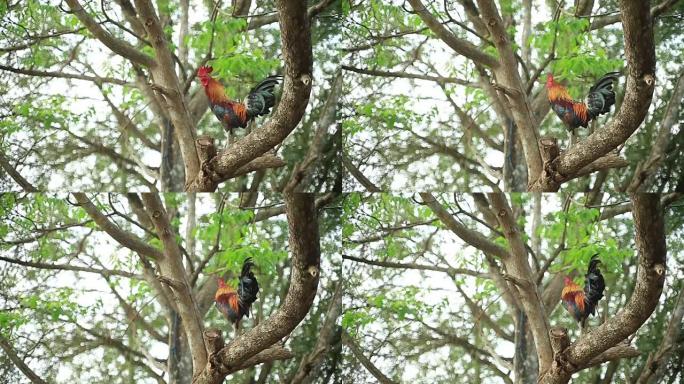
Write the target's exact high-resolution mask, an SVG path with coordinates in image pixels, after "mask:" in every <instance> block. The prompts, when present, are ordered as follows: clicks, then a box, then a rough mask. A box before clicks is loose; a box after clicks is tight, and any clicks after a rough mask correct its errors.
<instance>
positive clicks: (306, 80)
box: [299, 73, 313, 87]
mask: <svg viewBox="0 0 684 384" xmlns="http://www.w3.org/2000/svg"><path fill="white" fill-rule="evenodd" d="M299 81H301V82H302V84H304V85H305V86H307V87H308V86H309V85H310V84H311V82H312V81H313V79H312V78H311V75H309V74H308V73H305V74H303V75H301V76H299Z"/></svg>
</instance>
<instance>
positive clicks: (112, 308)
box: [0, 194, 340, 383]
mask: <svg viewBox="0 0 684 384" xmlns="http://www.w3.org/2000/svg"><path fill="white" fill-rule="evenodd" d="M60 197H61V196H60ZM64 197H66V195H64ZM97 198H98V200H99V201H100V202H106V201H107V200H106V199H107V196H106V195H102V194H100V195H97ZM236 198H237V195H235V194H233V195H231V196H230V197H229V201H228V202H227V203H226V208H225V209H226V210H236V209H237V206H236V201H237V200H236ZM119 200H120V202H119V203H116V204H115V207H116V208H117V210H119V211H122V212H130V209H129V208H128V206H127V204H126V202H125V199H124V198H120V199H119ZM184 201H186V200H185V199H184ZM271 203H272V201H271V200H270V199H269V200H264V197H263V196H260V197H259V201H258V202H257V204H256V206H262V205H263V206H268V205H270V204H271ZM215 210H216V207H215V204H214V196H213V195H209V194H197V202H196V217H197V220H198V222H199V220H200V218H201V217H202V216H204V215H207V214H210V213H213V212H215ZM180 217H181V219H182V220H181V225H180V230H179V233H180V234H181V237H182V238H183V239H185V229H186V225H187V223H186V220H187V204H186V203H185V202H184V203H182V205H181V207H180ZM285 219H286V218H285V215H279V216H276V217H273V218H270V219H269V221H270V222H269V223H266V222H263V223H257V224H256V226H255V228H256V229H255V230H253V231H250V235H249V236H248V238H249V239H252V241H254V244H258V242H260V241H262V240H264V239H265V240H266V241H269V242H270V243H271V247H272V249H273V250H274V251H278V250H281V248H279V245H280V244H276V243H274V242H273V240H272V239H274V238H276V237H280V235H281V233H280V229H279V227H278V226H276V225H274V223H275V222H277V221H279V222H284V221H285ZM115 221H116V222H119V223H123V220H122V219H120V218H115ZM38 225H39V226H41V223H38ZM264 225H267V226H268V227H269V228H270V233H272V237H269V235H268V232H266V231H264V230H263V226H264ZM226 230H227V229H225V228H224V231H226ZM70 231H71V232H72V233H73V232H75V233H79V234H86V233H87V232H88V231H89V230H88V229H85V228H72V229H71V230H70ZM131 231H132V232H133V233H135V234H136V235H138V236H141V237H142V236H144V234H143V233H142V231H141V230H139V229H138V228H137V227H133V228H132V229H131ZM336 239H339V233H321V251H322V257H321V281H320V282H319V291H318V294H317V295H316V300H315V302H314V304H313V306H312V308H315V306H318V305H319V303H320V300H321V299H324V298H327V297H329V296H330V295H331V293H330V292H328V291H326V288H327V287H329V286H330V284H331V281H334V280H336V279H337V278H338V277H337V276H336V275H337V270H336V269H335V268H334V265H339V263H340V260H339V258H340V255H337V254H332V255H331V254H329V253H328V252H329V251H330V250H331V249H336V248H337V246H336V243H337V242H338V240H336ZM9 240H11V239H9ZM69 245H72V244H69ZM36 246H37V244H36V243H31V244H29V245H28V246H26V248H27V249H35V248H36ZM64 246H67V245H66V244H65V245H64ZM201 246H202V244H200V243H197V244H196V247H197V249H198V252H200V253H199V255H200V257H201V256H202V253H201V249H202V248H201ZM283 246H284V247H285V248H284V249H282V250H285V251H287V252H288V253H289V246H288V244H287V242H285V243H284V244H283ZM86 249H87V250H90V251H91V252H89V253H86V254H84V255H81V258H79V259H72V260H69V261H67V260H66V257H65V258H62V259H60V260H59V261H46V262H53V263H70V264H71V265H78V266H92V267H95V268H99V266H97V265H90V264H86V263H84V262H82V261H81V260H88V262H90V260H91V258H97V259H98V260H99V261H100V262H101V263H102V264H103V265H104V268H114V269H123V270H128V271H130V272H132V273H142V271H140V270H137V269H135V266H136V265H137V264H138V262H137V259H136V258H135V257H133V256H132V252H131V251H129V250H128V249H125V248H122V247H121V246H120V245H119V244H118V243H116V242H115V241H114V240H113V239H112V238H111V237H109V235H107V234H106V233H104V232H99V231H96V232H94V233H93V234H92V235H91V236H90V237H89V238H88V240H87V246H86ZM14 252H15V250H14V249H10V250H8V251H3V252H2V254H3V256H6V257H11V258H17V257H18V256H19V257H18V258H20V259H23V260H26V259H28V258H27V257H26V255H24V252H21V253H19V255H17V254H15V253H14ZM288 257H289V256H288ZM130 260H132V261H130ZM129 261H130V262H129ZM117 264H118V265H117ZM121 264H123V265H124V266H125V267H124V266H121ZM0 265H2V266H3V267H4V266H5V265H6V263H5V262H3V261H0ZM131 266H133V269H131ZM12 268H19V269H21V270H22V271H27V270H29V269H30V268H26V267H17V266H13V267H12ZM34 270H35V269H34ZM36 271H37V270H36ZM52 272H53V274H54V278H51V279H48V280H47V281H45V282H44V286H45V289H49V288H53V289H54V288H59V287H68V288H73V289H74V290H75V291H74V295H73V296H72V298H73V299H74V301H75V302H76V303H77V304H78V305H79V306H83V307H92V306H93V305H95V303H96V302H97V301H98V299H100V300H101V301H102V303H103V307H102V310H101V311H100V313H101V315H98V316H96V317H95V318H94V320H95V321H105V322H107V321H111V320H106V319H105V317H104V316H103V315H104V314H105V313H107V314H110V313H111V314H114V315H115V316H116V317H117V318H119V319H122V321H124V322H125V321H126V320H125V315H124V314H123V313H122V311H123V310H122V308H121V307H120V305H119V302H118V300H117V299H116V297H115V296H114V295H113V294H112V293H111V291H110V289H109V288H108V286H107V285H106V284H107V283H106V281H105V280H104V279H103V278H102V277H101V276H100V275H98V274H95V273H86V272H72V271H56V272H55V271H52ZM43 273H44V272H43ZM257 273H258V272H257ZM289 277H290V276H289V269H286V270H285V274H284V275H283V276H280V278H281V279H285V280H289ZM114 278H115V279H116V280H118V286H117V291H118V292H119V294H120V295H121V296H122V297H124V298H126V297H127V296H128V295H129V294H130V293H131V286H130V285H129V284H128V283H129V281H130V280H128V279H126V278H121V277H114ZM205 278H206V276H205V275H200V282H201V281H202V280H203V279H205ZM262 278H274V277H271V276H268V277H262ZM35 284H36V280H30V279H26V280H23V281H22V283H21V284H20V285H18V286H17V287H16V289H17V291H25V290H30V289H31V288H32V287H33V286H35ZM143 303H145V305H150V306H153V307H155V308H158V309H159V310H160V311H161V310H162V309H161V307H160V306H159V305H158V304H157V301H156V300H155V299H153V298H152V296H145V297H143V298H142V299H140V300H137V301H136V302H135V303H134V304H133V305H134V307H136V308H137V309H141V306H142V304H143ZM5 305H6V304H5ZM5 305H3V306H5ZM270 305H273V306H275V307H276V308H277V306H279V305H280V304H279V303H275V302H274V303H271V304H270ZM264 309H265V310H268V306H267V307H265V308H264ZM213 310H214V309H213V308H212V309H210V311H213ZM269 315H270V313H268V312H266V313H264V316H265V317H264V318H266V317H268V316H269ZM310 316H311V315H310V314H309V315H308V316H307V318H306V319H304V320H303V321H302V323H301V324H300V326H299V327H301V326H302V325H303V324H307V323H308V322H309V321H310ZM79 324H81V325H82V326H85V327H87V328H93V325H92V324H90V317H89V316H88V317H86V318H85V319H80V321H79ZM120 324H121V323H117V327H119V326H120ZM245 324H246V326H247V329H248V328H251V327H252V326H253V323H252V320H251V319H250V320H249V321H248V322H247V323H245ZM206 325H208V323H207V320H206V319H205V326H206ZM223 325H225V327H224V329H225V330H226V332H228V334H230V335H231V336H232V332H233V330H232V327H231V325H230V324H228V323H225V324H224V323H223V322H222V323H221V326H223ZM299 327H298V328H299ZM163 330H166V325H164V329H160V331H163ZM20 331H21V334H29V337H30V338H31V332H32V331H36V328H35V326H34V325H32V324H31V323H28V324H26V325H25V326H22V327H21V328H20ZM298 332H299V331H298V330H297V329H295V331H294V332H293V339H296V337H297V334H298ZM144 333H145V332H141V333H138V335H140V334H144ZM110 336H112V337H114V338H121V339H122V340H121V341H123V342H124V343H126V341H127V336H126V335H123V334H120V332H119V331H116V332H113V333H112V334H111V335H110ZM32 341H34V342H35V341H36V340H32ZM144 342H145V343H149V345H151V348H150V349H149V352H150V354H151V355H152V356H154V357H155V358H159V359H166V358H167V357H168V347H167V345H166V344H163V343H159V342H157V341H156V340H154V339H152V338H145V340H144ZM20 352H21V351H20ZM102 356H103V349H102V347H98V348H96V349H93V350H91V351H89V352H87V353H84V354H81V355H79V356H77V357H76V358H75V359H74V361H75V362H85V363H87V364H94V363H95V362H96V361H98V360H101V359H102ZM121 360H122V361H123V358H121ZM26 363H27V364H28V365H29V366H30V367H32V368H33V369H34V370H36V371H37V372H42V371H43V370H51V369H56V370H57V372H58V374H57V379H58V381H57V383H62V382H67V379H68V378H69V377H71V376H72V375H73V371H72V369H71V365H70V364H63V365H59V366H45V362H44V361H43V360H41V359H28V360H27V361H26ZM102 368H105V369H106V368H107V367H102ZM136 369H139V368H136ZM106 370H107V371H108V372H109V373H110V374H112V375H114V372H115V371H114V367H109V369H106ZM157 373H160V374H161V372H159V371H157ZM81 379H82V380H84V381H87V380H88V372H85V373H84V374H83V375H81ZM146 382H149V383H155V382H156V381H154V380H152V379H150V380H149V381H146Z"/></svg>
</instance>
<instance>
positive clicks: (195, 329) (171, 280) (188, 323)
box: [142, 193, 207, 376]
mask: <svg viewBox="0 0 684 384" xmlns="http://www.w3.org/2000/svg"><path fill="white" fill-rule="evenodd" d="M142 200H143V203H144V204H145V208H146V209H147V212H148V214H149V215H150V218H151V220H152V223H153V224H154V227H155V231H156V232H157V235H158V236H159V239H160V240H161V242H162V245H163V247H164V257H163V258H161V259H159V260H157V262H158V264H159V271H160V273H161V276H160V281H161V282H162V283H166V285H168V286H170V287H171V289H172V291H173V293H174V294H175V296H176V303H177V307H178V314H179V315H180V317H181V320H182V326H183V329H184V330H185V335H186V336H187V338H188V344H189V346H190V353H191V354H192V365H193V376H194V375H196V374H198V373H199V372H200V370H202V369H203V367H204V365H205V364H206V362H207V355H206V349H205V346H204V339H203V338H202V328H203V327H202V317H201V316H200V314H199V310H198V309H197V303H195V300H194V298H193V296H192V290H191V289H190V284H189V282H188V276H187V274H186V273H185V268H183V257H182V255H181V250H180V247H179V245H178V243H176V237H175V234H176V232H175V230H173V228H172V227H171V223H170V222H169V217H168V214H167V212H166V209H165V208H164V206H163V204H162V202H161V199H160V198H159V195H157V194H151V193H143V194H142Z"/></svg>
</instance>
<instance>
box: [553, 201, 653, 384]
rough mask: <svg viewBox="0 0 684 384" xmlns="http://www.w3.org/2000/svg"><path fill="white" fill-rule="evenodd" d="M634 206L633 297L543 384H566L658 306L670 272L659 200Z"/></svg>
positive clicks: (562, 358)
mask: <svg viewBox="0 0 684 384" xmlns="http://www.w3.org/2000/svg"><path fill="white" fill-rule="evenodd" d="M632 204H633V206H634V209H633V216H634V227H635V232H636V239H635V245H636V250H637V252H638V255H639V261H638V269H637V275H636V284H635V286H634V291H633V292H632V296H631V297H630V298H629V301H628V302H627V304H626V305H625V306H624V307H622V309H620V311H619V312H618V313H617V314H616V315H615V316H613V317H612V318H610V319H608V320H607V321H606V322H605V323H603V324H601V325H600V326H599V327H598V328H596V329H594V330H592V331H591V332H590V333H588V334H587V333H585V334H584V335H582V336H581V337H580V338H579V340H577V341H576V342H575V343H573V344H572V345H570V346H569V347H568V348H566V349H565V350H563V351H562V352H561V353H560V355H558V356H557V358H555V359H554V361H553V364H552V365H551V368H550V369H549V370H548V371H547V372H545V373H543V375H542V376H541V378H540V382H541V383H545V384H557V383H567V382H568V381H569V380H570V377H571V376H572V374H573V373H575V372H577V371H579V370H581V369H582V368H583V367H586V366H587V365H588V364H589V363H590V362H591V361H592V359H594V358H596V356H600V354H601V353H602V352H604V351H607V350H608V349H609V348H611V347H614V346H617V345H618V344H619V343H621V342H622V341H623V340H625V339H627V338H628V337H629V336H630V335H632V334H633V333H634V332H636V331H637V330H638V329H639V328H640V327H641V326H642V325H643V324H644V322H646V320H647V319H648V318H649V317H650V316H651V314H652V313H653V311H654V310H655V307H656V306H657V305H658V299H659V298H660V294H661V293H662V290H663V285H664V283H665V272H666V270H667V267H666V260H665V256H666V254H667V248H666V245H665V226H664V219H663V210H662V207H661V206H660V198H659V196H658V195H653V194H640V195H635V196H633V197H632Z"/></svg>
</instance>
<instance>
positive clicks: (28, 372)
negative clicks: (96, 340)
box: [0, 335, 47, 384]
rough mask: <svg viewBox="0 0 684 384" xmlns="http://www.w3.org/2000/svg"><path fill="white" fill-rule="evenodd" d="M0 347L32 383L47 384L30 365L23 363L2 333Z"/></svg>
mask: <svg viewBox="0 0 684 384" xmlns="http://www.w3.org/2000/svg"><path fill="white" fill-rule="evenodd" d="M0 348H2V350H3V351H5V354H6V355H7V357H9V359H10V361H12V363H14V365H16V366H17V368H19V370H20V371H21V372H22V373H23V374H24V375H25V376H26V377H27V378H28V379H29V380H31V382H32V383H33V384H47V382H46V381H45V380H43V379H42V378H41V377H40V376H38V374H37V373H36V372H34V371H33V370H32V369H31V367H29V366H28V365H26V363H24V360H22V359H21V358H20V357H19V356H18V354H17V351H15V350H14V348H12V345H10V343H9V340H7V339H5V337H3V336H2V335H0Z"/></svg>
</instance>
